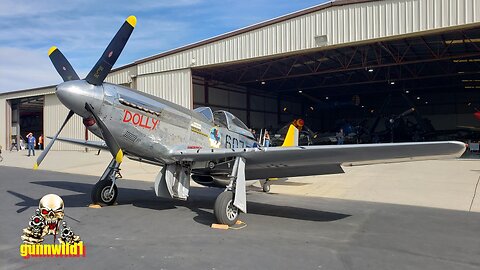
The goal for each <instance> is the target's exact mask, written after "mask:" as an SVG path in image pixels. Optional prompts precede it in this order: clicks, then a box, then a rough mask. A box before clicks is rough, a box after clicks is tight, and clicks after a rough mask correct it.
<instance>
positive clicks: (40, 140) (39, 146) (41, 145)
mask: <svg viewBox="0 0 480 270" xmlns="http://www.w3.org/2000/svg"><path fill="white" fill-rule="evenodd" d="M38 150H43V134H42V135H40V137H38Z"/></svg>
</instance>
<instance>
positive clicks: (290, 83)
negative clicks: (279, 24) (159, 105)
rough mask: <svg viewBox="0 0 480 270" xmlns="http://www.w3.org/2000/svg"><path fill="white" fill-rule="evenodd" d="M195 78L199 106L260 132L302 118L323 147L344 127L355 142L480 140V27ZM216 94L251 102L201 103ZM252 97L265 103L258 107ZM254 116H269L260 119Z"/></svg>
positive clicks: (202, 72)
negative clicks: (235, 116)
mask: <svg viewBox="0 0 480 270" xmlns="http://www.w3.org/2000/svg"><path fill="white" fill-rule="evenodd" d="M192 72H193V75H195V78H197V81H198V82H197V85H195V84H196V83H195V79H194V95H195V97H196V98H195V99H194V100H196V101H200V102H197V103H198V104H201V105H221V106H219V107H223V108H225V109H229V107H230V109H232V110H231V111H232V112H233V113H236V112H235V109H238V110H241V111H243V112H242V113H240V114H239V116H240V118H242V117H243V118H242V120H244V121H245V122H246V123H247V124H250V125H251V126H254V127H256V128H262V127H268V126H271V127H272V128H273V129H275V128H279V127H281V126H283V125H284V124H286V123H288V122H289V121H291V120H292V119H295V118H298V117H301V118H303V119H304V120H305V122H306V126H308V127H309V128H310V129H311V130H312V131H313V132H314V133H315V135H314V136H315V137H318V138H319V140H317V143H326V142H325V141H323V140H321V138H322V137H325V136H327V137H328V136H331V134H335V132H337V131H339V129H340V128H344V129H347V133H351V134H352V137H351V138H350V140H349V141H348V140H347V141H348V142H351V143H357V142H390V141H395V142H399V141H424V140H445V139H457V140H464V141H467V140H478V134H477V133H478V132H477V131H476V129H475V128H474V127H480V121H479V120H477V119H476V118H475V117H474V113H475V112H476V111H477V109H480V28H479V27H474V28H463V29H461V28H456V29H446V30H445V31H443V32H436V33H430V34H426V33H423V34H420V33H417V34H416V35H412V36H403V37H401V38H398V37H397V38H391V39H384V40H376V41H374V42H369V43H362V44H351V45H348V46H343V47H336V48H329V47H323V48H319V49H318V50H313V51H304V52H299V53H298V54H294V55H286V56H285V55H282V56H276V57H271V58H264V59H261V60H254V61H253V60H252V61H248V62H242V63H237V64H230V65H222V66H211V67H204V68H200V67H199V68H195V69H193V70H192ZM212 88H216V89H225V90H224V91H225V92H226V93H228V92H229V90H230V89H240V90H239V91H240V92H242V91H243V92H244V95H245V96H250V98H244V100H245V102H244V103H242V105H241V106H240V107H239V108H236V107H235V108H234V106H230V105H229V104H230V102H231V101H230V99H228V98H226V99H225V98H223V99H221V100H223V104H215V102H212V101H213V100H212V98H213V99H215V98H214V97H213V96H214V95H215V94H212V93H211V92H210V93H208V94H205V90H206V89H212ZM207 91H208V90H207ZM200 95H202V96H201V97H200ZM227 95H228V94H227ZM252 95H259V96H264V97H266V101H264V103H263V104H262V103H261V104H255V102H252V101H253V99H254V98H252V97H251V96H252ZM206 98H207V99H206ZM209 99H210V100H209ZM225 100H228V102H226V101H225ZM247 101H248V102H247ZM216 102H218V101H216ZM267 107H268V108H267ZM274 107H275V108H274ZM256 114H257V115H259V114H261V115H267V114H269V115H271V117H263V120H261V119H260V120H259V119H257V118H256V117H255V115H256ZM252 116H253V117H252ZM260 118H262V117H260ZM333 136H334V135H333ZM314 143H315V142H314ZM327 143H328V142H327Z"/></svg>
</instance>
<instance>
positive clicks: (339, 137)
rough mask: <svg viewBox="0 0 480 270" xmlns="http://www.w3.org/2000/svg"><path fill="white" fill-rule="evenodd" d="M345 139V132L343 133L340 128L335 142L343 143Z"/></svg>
mask: <svg viewBox="0 0 480 270" xmlns="http://www.w3.org/2000/svg"><path fill="white" fill-rule="evenodd" d="M344 140H345V133H343V128H341V129H340V131H339V132H337V144H339V145H340V144H343V142H344Z"/></svg>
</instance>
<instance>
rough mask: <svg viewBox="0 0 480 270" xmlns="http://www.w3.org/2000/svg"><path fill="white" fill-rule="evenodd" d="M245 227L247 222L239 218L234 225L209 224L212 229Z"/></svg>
mask: <svg viewBox="0 0 480 270" xmlns="http://www.w3.org/2000/svg"><path fill="white" fill-rule="evenodd" d="M245 227H247V223H245V222H243V221H240V220H237V222H235V225H233V226H228V225H225V224H217V223H213V224H212V226H211V228H212V229H220V230H228V229H232V230H239V229H243V228H245Z"/></svg>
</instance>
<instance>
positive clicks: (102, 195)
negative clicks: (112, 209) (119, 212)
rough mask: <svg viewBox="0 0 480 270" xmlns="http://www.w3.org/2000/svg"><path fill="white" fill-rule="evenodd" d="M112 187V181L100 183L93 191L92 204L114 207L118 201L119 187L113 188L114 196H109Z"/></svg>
mask: <svg viewBox="0 0 480 270" xmlns="http://www.w3.org/2000/svg"><path fill="white" fill-rule="evenodd" d="M111 186H112V181H110V180H103V181H98V182H97V183H96V184H95V186H93V189H92V202H93V203H97V204H103V205H113V204H114V203H115V202H116V201H117V195H118V188H117V185H114V186H113V190H112V192H113V194H112V195H110V196H107V194H106V193H108V190H109V189H110V187H111Z"/></svg>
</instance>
